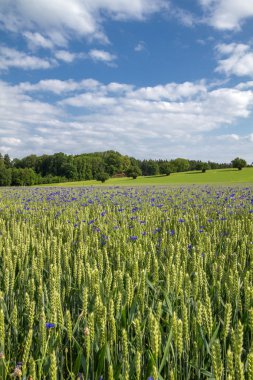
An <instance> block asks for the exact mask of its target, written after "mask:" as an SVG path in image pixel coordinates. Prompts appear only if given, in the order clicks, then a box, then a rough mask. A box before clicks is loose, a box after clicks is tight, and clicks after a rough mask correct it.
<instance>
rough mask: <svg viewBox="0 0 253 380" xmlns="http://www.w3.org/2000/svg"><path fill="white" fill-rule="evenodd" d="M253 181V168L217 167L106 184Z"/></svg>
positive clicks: (68, 184) (88, 182) (66, 183)
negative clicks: (204, 170)
mask: <svg viewBox="0 0 253 380" xmlns="http://www.w3.org/2000/svg"><path fill="white" fill-rule="evenodd" d="M240 183H253V168H244V169H243V170H238V169H217V170H208V171H207V172H206V173H202V172H201V171H192V172H184V173H172V174H171V175H170V176H165V175H159V176H152V177H151V176H147V177H138V178H137V179H132V178H110V179H109V180H108V181H106V182H105V183H104V184H103V185H104V186H145V185H147V186H155V185H158V186H164V185H174V184H221V185H222V184H223V185H229V184H240ZM94 185H96V186H97V185H102V184H101V183H100V182H98V181H95V180H92V181H77V182H65V183H57V184H55V183H54V184H50V185H43V186H67V187H69V186H94Z"/></svg>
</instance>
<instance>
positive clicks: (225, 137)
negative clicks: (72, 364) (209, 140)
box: [217, 133, 240, 141]
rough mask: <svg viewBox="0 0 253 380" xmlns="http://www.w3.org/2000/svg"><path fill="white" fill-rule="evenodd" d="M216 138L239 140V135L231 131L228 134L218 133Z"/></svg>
mask: <svg viewBox="0 0 253 380" xmlns="http://www.w3.org/2000/svg"><path fill="white" fill-rule="evenodd" d="M217 140H219V141H239V140H240V136H239V135H237V134H236V133H232V134H230V135H219V136H217Z"/></svg>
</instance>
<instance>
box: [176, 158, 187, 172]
mask: <svg viewBox="0 0 253 380" xmlns="http://www.w3.org/2000/svg"><path fill="white" fill-rule="evenodd" d="M172 163H173V166H175V169H176V171H177V172H186V171H187V170H188V169H189V167H190V163H189V160H186V159H185V158H176V159H175V160H173V161H172Z"/></svg>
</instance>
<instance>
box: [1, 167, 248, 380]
mask: <svg viewBox="0 0 253 380" xmlns="http://www.w3.org/2000/svg"><path fill="white" fill-rule="evenodd" d="M245 171H246V170H245ZM198 175H199V176H200V175H202V174H198ZM189 177H190V175H189ZM252 226H253V188H252V187H250V186H249V185H244V186H242V185H241V186H236V185H233V186H229V187H228V186H227V187H225V186H222V187H218V186H215V187H214V186H207V185H206V186H200V185H198V186H197V185H196V186H187V185H182V186H177V187H175V186H174V187H172V186H170V187H154V186H150V187H144V186H142V187H104V186H102V187H82V188H81V187H80V188H78V187H75V188H62V187H55V188H52V187H48V188H44V187H40V188H19V189H18V188H8V189H7V188H5V189H1V191H0V379H1V380H6V379H11V378H16V379H26V380H28V379H29V380H40V379H50V380H56V379H57V380H58V379H59V380H60V379H62V380H68V379H79V380H81V379H83V380H102V379H103V380H113V379H114V380H148V379H149V380H151V379H152V380H158V379H159V380H184V379H185V380H187V379H193V380H194V379H216V380H220V379H222V380H243V379H245V380H252V379H253V347H252V336H253V286H252V285H253V228H252Z"/></svg>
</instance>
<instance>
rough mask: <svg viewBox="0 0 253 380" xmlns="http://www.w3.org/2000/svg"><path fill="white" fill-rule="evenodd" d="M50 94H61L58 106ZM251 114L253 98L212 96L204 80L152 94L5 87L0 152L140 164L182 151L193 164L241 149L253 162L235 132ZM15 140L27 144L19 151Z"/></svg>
mask: <svg viewBox="0 0 253 380" xmlns="http://www.w3.org/2000/svg"><path fill="white" fill-rule="evenodd" d="M47 92H52V93H54V94H56V95H57V98H56V100H55V102H54V104H53V105H51V104H48V103H47V100H46V99H48V96H47ZM30 93H31V95H32V96H30ZM43 99H44V100H43ZM252 108H253V91H251V90H249V89H247V90H246V91H245V90H240V89H238V88H227V87H220V88H216V89H213V88H210V87H209V86H207V85H206V83H205V82H204V81H201V82H196V83H192V82H186V83H168V84H166V85H159V86H154V87H147V88H135V87H134V86H132V85H129V84H124V83H116V82H112V83H109V84H103V83H100V82H98V81H96V80H93V79H85V80H82V81H80V82H77V81H73V80H68V81H60V80H52V79H50V80H44V81H40V82H38V83H35V84H31V83H28V82H26V83H20V84H19V85H16V86H12V85H10V84H8V83H6V82H0V125H2V126H4V129H3V127H2V128H1V127H0V140H1V143H0V145H1V146H5V147H6V151H7V150H8V152H9V153H11V155H12V156H18V155H19V156H25V155H27V154H29V153H32V152H34V153H37V154H42V153H51V152H55V151H56V150H57V151H64V152H67V153H81V152H88V151H91V152H92V151H97V150H106V149H116V150H119V151H121V152H122V153H125V154H129V155H132V156H135V157H140V158H145V157H146V158H147V157H151V156H152V157H153V158H158V157H168V158H170V157H173V156H174V157H176V156H182V152H183V155H184V156H185V157H189V158H191V157H193V156H195V158H199V159H213V160H223V159H224V157H225V156H227V157H228V158H227V160H230V159H232V158H233V156H230V151H229V147H230V146H231V144H232V145H233V149H232V150H231V152H233V155H234V151H235V147H236V144H237V145H238V144H239V145H238V146H239V147H240V152H241V151H243V147H244V148H245V152H247V156H248V157H250V154H251V151H252V143H250V138H249V136H248V140H246V139H245V138H241V134H240V133H237V132H234V131H233V132H232V133H229V132H228V129H229V126H230V125H234V123H235V122H236V121H240V119H241V118H243V119H245V118H248V117H250V115H251V111H252ZM224 127H225V130H226V132H225V133H224V130H223V128H224ZM211 135H214V136H215V135H218V137H217V138H216V137H211ZM219 135H220V137H219ZM1 137H2V138H4V139H7V140H3V139H1ZM9 139H10V140H9ZM11 139H17V140H18V141H21V142H20V143H19V144H17V145H16V146H15V148H14V146H13V144H12V145H11V142H12V143H13V142H14V143H15V140H11ZM212 144H214V146H215V147H218V148H219V149H220V151H216V152H215V149H214V147H212ZM215 144H216V145H215ZM250 144H251V145H250ZM10 148H11V149H10ZM180 152H181V154H180ZM238 154H239V152H238ZM238 154H237V155H238ZM243 156H244V157H245V158H247V157H246V155H245V154H244V155H243ZM247 159H248V158H247Z"/></svg>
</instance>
